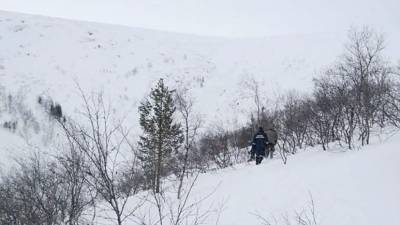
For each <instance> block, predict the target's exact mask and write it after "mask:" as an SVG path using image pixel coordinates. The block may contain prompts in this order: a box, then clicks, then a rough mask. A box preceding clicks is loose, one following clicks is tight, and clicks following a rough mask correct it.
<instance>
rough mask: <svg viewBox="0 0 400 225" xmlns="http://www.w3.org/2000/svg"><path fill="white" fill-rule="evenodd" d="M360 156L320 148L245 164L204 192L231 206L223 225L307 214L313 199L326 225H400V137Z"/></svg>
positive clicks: (208, 181)
mask: <svg viewBox="0 0 400 225" xmlns="http://www.w3.org/2000/svg"><path fill="white" fill-rule="evenodd" d="M381 141H382V142H376V143H375V144H372V145H371V146H368V147H366V148H363V149H362V150H360V151H353V152H346V153H344V152H342V151H340V148H333V149H332V151H328V152H323V151H317V150H318V149H310V150H309V151H306V152H303V153H299V154H297V155H295V156H293V157H292V158H291V159H290V161H289V163H288V164H287V165H286V166H285V165H283V164H282V162H281V161H280V160H279V159H275V160H272V161H270V160H267V161H266V162H263V164H262V165H261V166H255V165H242V166H239V167H237V168H235V169H226V170H223V171H219V172H217V173H215V174H213V175H204V176H203V177H201V179H200V181H199V186H198V190H201V192H202V193H205V192H207V191H212V188H213V187H214V186H218V189H217V191H216V193H215V196H214V197H213V198H214V200H215V199H219V201H220V202H222V201H226V206H225V210H224V212H223V215H222V219H221V224H224V225H242V224H259V223H260V221H258V220H257V217H256V216H254V214H259V215H261V216H263V217H265V218H267V219H269V220H270V222H271V223H272V224H274V222H273V217H275V218H277V219H279V218H280V217H281V216H282V215H284V214H288V215H293V212H294V211H295V210H296V211H298V212H300V211H302V210H305V211H307V209H308V207H309V203H310V194H311V195H312V198H313V200H314V204H315V209H316V212H317V215H318V216H317V217H318V220H319V221H320V224H324V225H338V224H340V225H377V224H385V225H398V224H400V214H399V211H400V191H399V190H400V174H399V171H400V164H399V162H398V160H399V158H400V151H398V149H399V146H400V136H399V134H396V135H395V136H393V137H391V138H389V139H382V140H381Z"/></svg>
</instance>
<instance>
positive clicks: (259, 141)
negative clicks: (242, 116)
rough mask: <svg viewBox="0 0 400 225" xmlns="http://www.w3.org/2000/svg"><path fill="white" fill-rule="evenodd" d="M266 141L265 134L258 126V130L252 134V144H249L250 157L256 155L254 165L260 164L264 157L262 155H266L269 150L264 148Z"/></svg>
mask: <svg viewBox="0 0 400 225" xmlns="http://www.w3.org/2000/svg"><path fill="white" fill-rule="evenodd" d="M267 143H268V138H267V135H266V134H265V132H264V129H263V128H262V127H259V128H258V132H257V133H256V134H255V135H254V138H253V142H252V144H251V145H252V146H251V157H252V158H254V155H255V156H256V157H255V158H256V165H258V164H260V163H261V161H262V160H263V159H264V156H266V157H268V153H269V152H267V153H266V152H265V148H266V146H267Z"/></svg>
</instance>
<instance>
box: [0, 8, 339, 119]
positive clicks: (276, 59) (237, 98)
mask: <svg viewBox="0 0 400 225" xmlns="http://www.w3.org/2000/svg"><path fill="white" fill-rule="evenodd" d="M344 38H345V35H343V34H316V35H304V36H301V35H299V36H282V37H269V38H253V39H251V38H250V39H223V38H211V37H200V36H191V35H183V34H175V33H167V32H158V31H151V30H144V29H134V28H128V27H121V26H113V25H104V24H96V23H87V22H78V21H68V20H61V19H54V18H47V17H40V16H29V15H23V14H16V13H10V12H0V82H1V85H3V86H5V87H6V88H7V89H8V90H9V91H14V92H16V91H18V90H21V89H23V92H25V93H26V95H28V97H30V98H32V99H33V98H36V97H37V96H38V95H40V94H47V95H49V96H51V97H52V98H53V99H55V100H56V101H58V102H60V103H61V104H62V106H63V108H64V109H66V110H69V113H71V112H73V111H74V109H75V108H77V107H79V104H77V102H79V101H78V100H79V97H78V96H77V95H76V93H77V88H76V84H75V83H79V85H80V86H81V87H82V88H83V89H84V90H85V92H91V91H99V90H104V91H105V93H106V96H107V97H109V98H110V99H112V101H113V105H114V106H115V107H118V108H120V110H119V111H124V112H126V111H129V110H131V111H132V121H133V120H135V121H136V120H137V117H136V111H137V106H138V101H140V100H141V99H142V98H143V97H144V96H145V93H146V92H147V91H149V88H150V87H151V86H152V84H153V82H154V81H155V80H157V79H158V78H160V77H164V78H166V80H167V82H168V83H169V84H170V85H171V86H173V87H179V86H182V85H189V86H191V87H192V88H193V93H194V96H195V97H196V99H197V102H198V104H197V105H198V110H199V111H200V112H201V113H204V114H205V115H206V116H207V118H206V120H207V121H215V120H233V119H239V121H243V120H242V119H243V116H244V115H243V114H242V111H243V110H246V111H248V107H249V103H248V102H249V101H250V100H249V99H245V98H244V97H242V94H243V92H244V90H245V89H246V88H245V87H243V86H242V85H241V84H242V83H243V81H244V80H245V79H246V77H251V76H253V77H255V78H256V80H258V81H259V82H263V85H262V86H263V90H262V91H263V92H266V93H270V94H271V93H274V92H277V91H283V90H287V89H299V90H307V89H308V88H309V87H310V86H311V79H312V76H313V75H315V73H316V72H317V71H318V70H320V69H321V67H322V66H324V65H327V64H329V63H330V62H332V61H333V60H334V59H335V57H336V56H337V54H338V53H339V52H340V50H341V46H342V43H343V39H344ZM246 101H247V102H246ZM226 112H232V113H229V114H227V113H226ZM210 123H211V122H210Z"/></svg>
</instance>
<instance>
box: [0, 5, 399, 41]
mask: <svg viewBox="0 0 400 225" xmlns="http://www.w3.org/2000/svg"><path fill="white" fill-rule="evenodd" d="M0 10H6V11H16V12H24V13H32V14H39V15H47V16H55V17H62V18H70V19H78V20H86V21H96V22H105V23H112V24H121V25H128V26H133V27H142V28H149V29H157V30H167V31H173V32H181V33H192V34H199V35H207V36H225V37H255V36H269V35H282V34H304V33H320V32H337V31H344V30H347V29H348V28H349V27H350V26H351V25H355V26H360V25H372V26H374V27H375V28H377V29H378V30H383V31H385V32H386V33H391V32H399V30H400V0H0Z"/></svg>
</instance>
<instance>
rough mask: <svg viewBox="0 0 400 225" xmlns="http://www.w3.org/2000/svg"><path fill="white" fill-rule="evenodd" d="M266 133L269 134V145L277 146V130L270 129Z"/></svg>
mask: <svg viewBox="0 0 400 225" xmlns="http://www.w3.org/2000/svg"><path fill="white" fill-rule="evenodd" d="M265 133H266V134H267V138H268V143H270V144H274V145H275V144H276V142H277V141H278V133H277V132H276V130H274V129H268V130H266V131H265Z"/></svg>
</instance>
